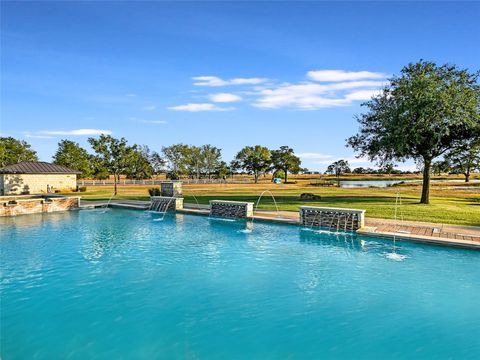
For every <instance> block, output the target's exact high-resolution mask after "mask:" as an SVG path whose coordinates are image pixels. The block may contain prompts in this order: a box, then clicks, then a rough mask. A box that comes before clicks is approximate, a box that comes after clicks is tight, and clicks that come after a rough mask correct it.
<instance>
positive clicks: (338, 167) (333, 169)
mask: <svg viewBox="0 0 480 360" xmlns="http://www.w3.org/2000/svg"><path fill="white" fill-rule="evenodd" d="M325 172H326V173H327V174H332V175H335V176H336V177H340V176H342V174H344V173H350V172H351V170H350V165H349V164H348V161H347V160H337V161H334V162H333V163H331V164H330V165H328V167H327V171H325Z"/></svg>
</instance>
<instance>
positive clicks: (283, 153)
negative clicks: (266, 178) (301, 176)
mask: <svg viewBox="0 0 480 360" xmlns="http://www.w3.org/2000/svg"><path fill="white" fill-rule="evenodd" d="M271 155H272V156H271V157H272V166H273V168H274V170H275V172H277V171H280V170H281V171H283V172H284V174H285V182H287V181H288V173H289V172H290V173H291V174H298V173H299V171H300V164H301V163H302V162H301V160H300V158H299V157H298V156H296V155H295V152H294V151H293V149H292V148H290V147H288V146H280V149H278V150H272V151H271Z"/></svg>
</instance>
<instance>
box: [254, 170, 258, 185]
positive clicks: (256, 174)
mask: <svg viewBox="0 0 480 360" xmlns="http://www.w3.org/2000/svg"><path fill="white" fill-rule="evenodd" d="M254 176H255V184H257V183H258V172H256V171H255V172H254Z"/></svg>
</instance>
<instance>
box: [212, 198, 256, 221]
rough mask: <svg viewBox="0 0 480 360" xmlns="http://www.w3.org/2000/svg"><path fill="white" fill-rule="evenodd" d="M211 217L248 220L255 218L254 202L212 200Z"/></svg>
mask: <svg viewBox="0 0 480 360" xmlns="http://www.w3.org/2000/svg"><path fill="white" fill-rule="evenodd" d="M210 216H215V217H225V218H247V217H252V216H253V202H241V201H226V200H210Z"/></svg>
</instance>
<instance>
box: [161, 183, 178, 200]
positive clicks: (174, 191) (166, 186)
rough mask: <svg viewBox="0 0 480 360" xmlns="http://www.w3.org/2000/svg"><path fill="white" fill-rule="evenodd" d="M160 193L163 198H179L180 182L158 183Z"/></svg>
mask: <svg viewBox="0 0 480 360" xmlns="http://www.w3.org/2000/svg"><path fill="white" fill-rule="evenodd" d="M160 193H161V194H162V196H165V197H181V196H182V182H181V181H165V182H162V183H160Z"/></svg>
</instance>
